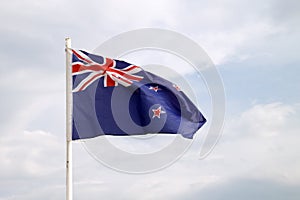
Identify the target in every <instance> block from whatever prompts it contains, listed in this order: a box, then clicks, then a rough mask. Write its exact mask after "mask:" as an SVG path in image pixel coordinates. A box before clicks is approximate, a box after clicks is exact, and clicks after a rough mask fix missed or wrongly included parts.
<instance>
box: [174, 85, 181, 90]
mask: <svg viewBox="0 0 300 200" xmlns="http://www.w3.org/2000/svg"><path fill="white" fill-rule="evenodd" d="M173 87H174V88H175V89H176V90H177V91H181V89H180V87H179V86H178V85H175V84H173Z"/></svg>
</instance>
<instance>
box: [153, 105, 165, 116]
mask: <svg viewBox="0 0 300 200" xmlns="http://www.w3.org/2000/svg"><path fill="white" fill-rule="evenodd" d="M152 112H153V116H152V118H155V117H157V118H160V115H161V114H164V113H166V112H165V111H163V110H161V106H159V107H158V108H156V109H152Z"/></svg>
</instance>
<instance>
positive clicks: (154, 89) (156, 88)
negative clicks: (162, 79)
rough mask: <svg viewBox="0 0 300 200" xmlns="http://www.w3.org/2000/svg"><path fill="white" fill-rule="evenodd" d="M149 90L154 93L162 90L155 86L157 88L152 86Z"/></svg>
mask: <svg viewBox="0 0 300 200" xmlns="http://www.w3.org/2000/svg"><path fill="white" fill-rule="evenodd" d="M149 90H153V91H155V92H157V91H158V90H161V89H160V88H158V86H155V87H153V86H150V87H149Z"/></svg>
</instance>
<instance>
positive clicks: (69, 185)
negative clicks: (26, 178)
mask: <svg viewBox="0 0 300 200" xmlns="http://www.w3.org/2000/svg"><path fill="white" fill-rule="evenodd" d="M65 42H66V135H67V138H66V141H67V152H66V153H67V156H66V200H72V199H73V180H72V109H73V98H72V97H73V96H72V73H71V72H72V71H71V61H72V60H71V59H72V56H71V55H72V54H71V38H66V39H65Z"/></svg>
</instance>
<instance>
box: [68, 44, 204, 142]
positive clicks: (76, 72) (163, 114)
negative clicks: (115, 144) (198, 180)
mask: <svg viewBox="0 0 300 200" xmlns="http://www.w3.org/2000/svg"><path fill="white" fill-rule="evenodd" d="M72 78H73V91H72V93H73V124H72V127H73V128H72V139H73V140H77V139H86V138H93V137H97V136H101V135H115V136H127V135H142V134H149V133H159V134H181V135H182V136H183V137H185V138H190V139H191V138H193V135H194V134H195V133H196V132H197V130H198V129H199V128H201V127H202V126H203V124H205V122H206V119H205V118H204V116H203V115H202V113H201V112H200V111H199V110H198V108H197V107H196V106H195V105H194V104H193V103H192V101H191V100H190V99H189V98H188V97H187V96H186V95H185V94H184V92H183V91H181V89H180V87H179V86H177V85H176V84H174V83H172V82H170V81H168V80H166V79H164V78H162V77H160V76H158V75H155V74H153V73H150V72H148V71H145V70H143V69H142V68H141V67H139V66H136V65H133V64H130V63H127V62H125V61H121V60H116V59H110V58H106V57H102V56H99V55H95V54H91V53H88V52H86V51H82V50H74V49H72Z"/></svg>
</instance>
